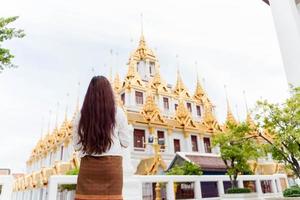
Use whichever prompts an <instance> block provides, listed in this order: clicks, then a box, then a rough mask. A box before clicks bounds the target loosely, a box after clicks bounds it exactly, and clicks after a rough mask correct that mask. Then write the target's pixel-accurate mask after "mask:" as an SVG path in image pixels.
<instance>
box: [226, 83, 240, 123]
mask: <svg viewBox="0 0 300 200" xmlns="http://www.w3.org/2000/svg"><path fill="white" fill-rule="evenodd" d="M224 89H225V93H226V101H227V116H226V123H228V122H229V123H231V124H237V121H236V119H235V118H234V115H233V113H232V111H231V107H230V104H229V100H228V95H227V90H226V85H225V86H224Z"/></svg>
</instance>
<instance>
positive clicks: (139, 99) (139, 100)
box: [135, 91, 144, 105]
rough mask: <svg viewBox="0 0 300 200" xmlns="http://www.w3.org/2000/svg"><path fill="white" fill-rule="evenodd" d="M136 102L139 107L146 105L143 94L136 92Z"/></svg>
mask: <svg viewBox="0 0 300 200" xmlns="http://www.w3.org/2000/svg"><path fill="white" fill-rule="evenodd" d="M135 102H136V104H137V105H143V104H144V98H143V93H142V92H138V91H135Z"/></svg>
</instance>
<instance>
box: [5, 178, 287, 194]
mask: <svg viewBox="0 0 300 200" xmlns="http://www.w3.org/2000/svg"><path fill="white" fill-rule="evenodd" d="M133 178H134V179H135V180H136V181H138V182H139V184H143V183H157V182H159V183H166V197H167V200H174V199H176V198H175V190H174V183H177V184H178V183H186V182H189V183H193V184H194V187H193V190H194V198H193V199H195V200H200V199H205V198H202V191H201V183H202V182H216V183H217V184H216V185H217V190H218V197H215V198H209V199H220V197H221V196H222V195H223V194H224V193H225V191H224V182H225V181H229V177H228V176H226V175H202V176H166V175H158V176H134V177H133ZM76 181H77V176H67V175H55V176H51V178H50V180H49V183H48V187H47V188H41V189H34V190H27V191H22V192H14V193H13V197H12V199H13V200H62V199H63V200H72V199H73V198H74V197H73V195H71V193H72V192H67V193H66V192H65V193H64V194H63V195H62V193H61V192H59V191H58V186H59V185H63V184H76ZM244 181H251V182H253V183H255V190H256V193H257V195H258V196H259V198H261V199H264V198H267V197H281V196H282V182H285V184H286V186H288V185H287V184H288V181H287V177H286V175H284V174H276V175H270V176H269V175H243V176H239V177H238V185H239V187H244ZM263 181H269V183H270V187H271V192H269V193H263V191H262V186H261V183H262V182H263ZM125 184H126V180H125ZM131 189H132V190H135V189H136V188H131ZM142 199H143V197H142V196H141V197H140V200H142ZM3 200H4V199H3ZM124 200H131V199H130V198H128V197H126V196H124Z"/></svg>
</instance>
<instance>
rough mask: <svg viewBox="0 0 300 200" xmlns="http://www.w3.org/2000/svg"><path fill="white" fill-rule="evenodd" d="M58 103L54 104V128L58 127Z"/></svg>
mask: <svg viewBox="0 0 300 200" xmlns="http://www.w3.org/2000/svg"><path fill="white" fill-rule="evenodd" d="M58 113H59V102H57V103H56V116H55V128H57V126H58Z"/></svg>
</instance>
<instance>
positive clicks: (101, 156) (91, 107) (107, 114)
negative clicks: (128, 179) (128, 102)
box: [73, 76, 129, 200]
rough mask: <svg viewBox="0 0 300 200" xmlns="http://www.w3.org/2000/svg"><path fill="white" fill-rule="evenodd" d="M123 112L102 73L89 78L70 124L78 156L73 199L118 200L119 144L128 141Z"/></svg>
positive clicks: (121, 176)
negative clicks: (77, 112) (76, 114)
mask: <svg viewBox="0 0 300 200" xmlns="http://www.w3.org/2000/svg"><path fill="white" fill-rule="evenodd" d="M128 134H129V128H128V122H127V118H126V115H125V113H124V111H123V110H122V109H121V108H119V107H116V106H115V99H114V92H113V90H112V87H111V85H110V83H109V81H108V80H107V79H106V78H105V77H103V76H96V77H93V78H92V80H91V82H90V84H89V87H88V90H87V92H86V95H85V98H84V102H83V105H82V108H81V112H80V114H78V116H77V118H76V120H75V122H74V126H73V145H74V149H75V150H76V151H78V152H79V156H80V157H81V161H80V169H79V175H78V180H77V186H76V196H75V200H89V199H107V200H108V199H111V200H122V188H123V167H122V147H127V146H128V144H129V141H128V140H129V137H128Z"/></svg>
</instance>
